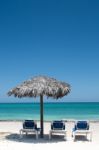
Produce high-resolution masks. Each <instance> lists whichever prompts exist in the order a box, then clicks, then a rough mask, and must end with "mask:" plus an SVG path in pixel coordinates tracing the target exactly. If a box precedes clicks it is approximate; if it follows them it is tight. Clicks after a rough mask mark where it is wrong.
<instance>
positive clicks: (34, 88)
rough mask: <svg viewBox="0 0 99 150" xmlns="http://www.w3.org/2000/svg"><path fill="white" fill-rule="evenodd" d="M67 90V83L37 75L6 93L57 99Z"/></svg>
mask: <svg viewBox="0 0 99 150" xmlns="http://www.w3.org/2000/svg"><path fill="white" fill-rule="evenodd" d="M69 92H70V85H69V84H67V83H64V82H60V81H57V80H56V79H53V78H49V77H45V76H38V77H34V78H32V79H31V80H28V81H25V82H23V83H22V84H21V85H19V86H17V87H15V88H13V89H12V90H10V91H9V92H8V95H9V96H10V95H14V96H15V97H19V98H21V97H37V96H40V95H46V96H47V97H53V98H55V99H58V98H61V97H63V96H64V95H67V94H68V93H69Z"/></svg>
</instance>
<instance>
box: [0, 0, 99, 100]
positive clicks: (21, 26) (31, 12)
mask: <svg viewBox="0 0 99 150" xmlns="http://www.w3.org/2000/svg"><path fill="white" fill-rule="evenodd" d="M36 75H47V76H50V77H54V78H56V79H58V80H62V81H66V82H68V83H69V84H70V85H71V93H70V94H69V95H68V96H66V97H64V98H63V100H62V101H98V102H99V1H98V0H75V1H74V0H68V1H67V0H61V1H60V0H9V1H8V0H2V1H0V102H15V101H19V100H18V99H15V98H13V97H12V98H11V97H10V98H9V97H8V96H7V95H6V93H7V92H8V91H9V89H11V88H12V87H15V86H16V85H18V84H20V83H21V82H23V81H24V80H27V79H29V78H31V77H32V76H36ZM27 101H28V100H27ZM31 101H32V100H31Z"/></svg>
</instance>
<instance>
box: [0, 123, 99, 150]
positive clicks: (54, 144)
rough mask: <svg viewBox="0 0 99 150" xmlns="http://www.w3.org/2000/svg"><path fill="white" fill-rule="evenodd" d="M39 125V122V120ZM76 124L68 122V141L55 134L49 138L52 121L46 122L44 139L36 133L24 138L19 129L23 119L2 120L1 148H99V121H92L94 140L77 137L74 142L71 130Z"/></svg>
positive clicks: (9, 149) (96, 149)
mask: <svg viewBox="0 0 99 150" xmlns="http://www.w3.org/2000/svg"><path fill="white" fill-rule="evenodd" d="M37 124H38V127H39V122H37ZM73 126H74V123H73V122H66V129H67V141H65V140H64V139H63V137H62V136H61V137H60V136H53V137H52V139H51V140H49V138H48V134H49V130H50V122H45V123H44V133H45V136H44V138H43V139H41V138H40V137H39V139H38V140H36V138H35V135H28V136H26V135H24V136H23V138H22V139H20V137H19V130H20V129H21V128H22V122H21V121H0V150H18V149H24V150H27V149H29V150H41V149H43V150H50V149H51V150H56V149H58V150H60V149H62V150H66V149H68V150H79V149H80V150H84V149H90V150H99V122H91V123H90V129H91V130H92V133H93V135H92V142H90V141H88V140H86V139H84V138H77V140H76V141H75V142H74V141H73V138H72V137H71V131H72V128H73Z"/></svg>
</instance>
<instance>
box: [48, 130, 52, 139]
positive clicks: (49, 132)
mask: <svg viewBox="0 0 99 150" xmlns="http://www.w3.org/2000/svg"><path fill="white" fill-rule="evenodd" d="M51 135H52V133H51V131H50V132H49V140H51Z"/></svg>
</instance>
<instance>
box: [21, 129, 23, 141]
mask: <svg viewBox="0 0 99 150" xmlns="http://www.w3.org/2000/svg"><path fill="white" fill-rule="evenodd" d="M22 136H23V131H22V130H20V139H21V138H22Z"/></svg>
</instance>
